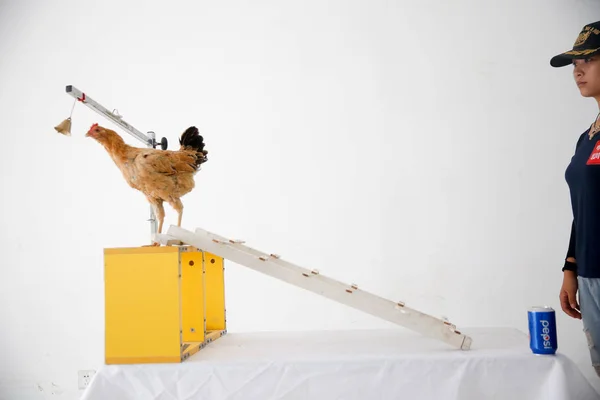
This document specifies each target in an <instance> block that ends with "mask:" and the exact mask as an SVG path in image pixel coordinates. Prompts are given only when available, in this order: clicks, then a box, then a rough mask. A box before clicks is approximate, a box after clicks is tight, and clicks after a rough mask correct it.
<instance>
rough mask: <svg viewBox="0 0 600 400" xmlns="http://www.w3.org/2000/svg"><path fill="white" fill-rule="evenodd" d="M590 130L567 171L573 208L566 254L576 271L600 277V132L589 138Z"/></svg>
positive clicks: (579, 273) (581, 139) (581, 141)
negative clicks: (575, 264) (570, 258)
mask: <svg viewBox="0 0 600 400" xmlns="http://www.w3.org/2000/svg"><path fill="white" fill-rule="evenodd" d="M588 132H589V129H588V130H587V131H585V132H584V133H583V134H582V135H581V136H580V137H579V140H578V141H577V146H576V150H575V154H574V155H573V157H572V158H571V162H570V164H569V166H568V167H567V169H566V171H565V179H566V181H567V184H568V185H569V192H570V195H571V207H572V209H573V223H572V225H571V238H570V240H569V248H568V251H567V257H574V258H575V260H576V261H577V269H576V270H577V275H579V276H583V277H586V278H600V142H599V141H598V139H600V133H597V134H596V135H594V137H592V139H590V138H589V136H588Z"/></svg>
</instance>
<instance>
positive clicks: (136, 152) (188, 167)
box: [85, 124, 208, 245]
mask: <svg viewBox="0 0 600 400" xmlns="http://www.w3.org/2000/svg"><path fill="white" fill-rule="evenodd" d="M85 136H86V137H91V138H93V139H95V140H96V141H97V142H98V143H100V144H101V145H102V146H104V148H105V149H106V151H107V152H108V154H109V155H110V157H111V158H112V159H113V161H114V162H115V164H116V165H117V167H118V168H119V169H120V170H121V173H122V174H123V177H124V178H125V180H126V181H127V183H128V184H129V186H131V187H132V188H134V189H137V190H139V191H140V192H142V193H144V195H145V196H146V198H147V199H148V202H150V204H151V205H152V208H153V210H154V213H155V215H156V218H157V219H158V233H162V227H163V221H164V218H165V210H164V207H163V202H167V203H169V204H170V205H171V207H173V209H175V211H177V214H178V218H177V226H181V217H182V215H183V204H182V202H181V197H182V196H183V195H185V194H187V193H189V192H190V191H191V190H192V189H193V188H194V186H195V182H194V175H195V174H196V172H197V171H198V170H199V169H200V165H202V164H203V163H205V162H206V161H207V157H206V155H207V154H208V152H207V151H206V150H204V139H203V137H202V136H200V134H199V132H198V129H197V128H196V127H195V126H192V127H189V128H188V129H186V131H185V132H183V134H182V135H181V137H180V139H179V144H180V148H179V150H175V151H172V150H157V149H152V148H138V147H133V146H129V145H127V144H126V143H125V141H124V140H123V138H121V136H119V135H118V134H117V133H116V132H115V131H113V130H110V129H107V128H104V127H102V126H99V125H98V124H94V125H92V127H91V128H90V130H89V131H88V132H87V133H86V135H85ZM153 244H154V245H158V243H153Z"/></svg>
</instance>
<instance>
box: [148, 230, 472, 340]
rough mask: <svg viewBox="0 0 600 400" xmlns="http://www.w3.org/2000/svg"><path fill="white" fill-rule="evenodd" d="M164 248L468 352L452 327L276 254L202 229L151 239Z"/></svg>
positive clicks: (461, 334) (169, 231)
mask: <svg viewBox="0 0 600 400" xmlns="http://www.w3.org/2000/svg"><path fill="white" fill-rule="evenodd" d="M155 240H156V241H157V242H159V243H161V244H164V245H173V244H185V245H190V246H194V247H197V248H198V249H202V250H205V251H208V252H210V253H213V254H215V255H217V256H219V257H223V258H224V259H227V260H230V261H232V262H234V263H236V264H239V265H241V266H245V267H248V268H251V269H253V270H255V271H258V272H261V273H263V274H266V275H269V276H271V277H274V278H277V279H279V280H281V281H284V282H287V283H289V284H291V285H294V286H297V287H301V288H303V289H306V290H308V291H311V292H313V293H316V294H318V295H320V296H323V297H326V298H328V299H330V300H333V301H336V302H338V303H341V304H345V305H346V306H349V307H352V308H354V309H356V310H360V311H363V312H365V313H367V314H370V315H372V316H375V317H378V318H381V319H384V320H386V321H389V322H392V323H394V324H397V325H400V326H402V327H404V328H407V329H410V330H412V331H415V332H418V333H420V334H422V335H424V336H427V337H430V338H433V339H437V340H441V341H442V342H445V343H447V344H448V345H450V346H452V347H455V348H458V349H461V350H469V349H470V347H471V342H472V339H471V338H470V337H469V336H466V335H464V334H463V333H461V332H459V331H458V330H456V327H455V326H454V325H453V324H451V323H449V322H448V321H445V320H443V319H440V318H435V317H433V316H431V315H428V314H425V313H422V312H420V311H417V310H414V309H412V308H410V307H407V306H406V305H405V304H404V303H403V302H395V301H391V300H388V299H385V298H382V297H379V296H377V295H375V294H372V293H369V292H366V291H364V290H361V289H359V288H358V286H356V285H347V284H344V283H342V282H339V281H336V280H334V279H331V278H328V277H326V276H323V275H321V274H320V273H319V271H316V270H310V269H307V268H303V267H300V266H298V265H295V264H292V263H291V262H288V261H285V260H283V259H282V258H281V257H280V256H279V255H277V254H271V253H263V252H261V251H258V250H255V249H253V248H251V247H248V246H246V245H245V244H244V242H243V241H238V240H231V239H228V238H225V237H222V236H219V235H217V234H215V233H212V232H208V231H206V230H204V229H201V228H197V229H196V230H195V231H194V232H192V231H189V230H186V229H183V228H180V227H177V226H171V227H170V228H169V230H168V232H167V234H159V235H156V236H155Z"/></svg>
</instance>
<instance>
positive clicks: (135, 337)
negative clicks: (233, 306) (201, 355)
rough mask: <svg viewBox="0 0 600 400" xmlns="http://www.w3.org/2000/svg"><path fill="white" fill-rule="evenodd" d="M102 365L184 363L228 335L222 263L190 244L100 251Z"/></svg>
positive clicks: (216, 257) (221, 259)
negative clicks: (102, 306) (103, 318)
mask: <svg viewBox="0 0 600 400" xmlns="http://www.w3.org/2000/svg"><path fill="white" fill-rule="evenodd" d="M104 285H105V362H106V364H137V363H171V362H182V361H184V360H185V359H186V358H188V357H189V356H191V355H192V354H194V353H196V352H198V351H199V350H200V349H201V348H203V347H204V346H206V345H207V344H208V343H210V342H211V341H213V340H215V339H218V338H219V337H221V336H222V335H224V334H225V333H226V331H227V330H226V319H225V279H224V260H223V258H221V257H218V256H215V255H214V254H211V253H208V252H205V251H201V250H199V249H196V248H194V247H190V246H164V247H162V246H161V247H133V248H109V249H104Z"/></svg>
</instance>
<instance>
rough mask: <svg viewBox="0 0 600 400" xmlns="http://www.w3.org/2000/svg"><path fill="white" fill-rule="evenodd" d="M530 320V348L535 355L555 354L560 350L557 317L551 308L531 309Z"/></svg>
mask: <svg viewBox="0 0 600 400" xmlns="http://www.w3.org/2000/svg"><path fill="white" fill-rule="evenodd" d="M527 316H528V319H529V348H530V349H531V351H532V352H533V354H555V353H556V350H557V349H558V340H557V338H556V316H555V313H554V309H553V308H551V307H531V308H530V309H529V311H528V312H527Z"/></svg>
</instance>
